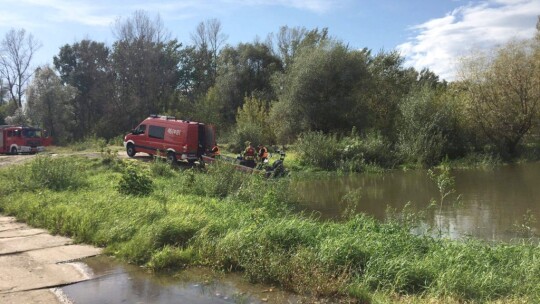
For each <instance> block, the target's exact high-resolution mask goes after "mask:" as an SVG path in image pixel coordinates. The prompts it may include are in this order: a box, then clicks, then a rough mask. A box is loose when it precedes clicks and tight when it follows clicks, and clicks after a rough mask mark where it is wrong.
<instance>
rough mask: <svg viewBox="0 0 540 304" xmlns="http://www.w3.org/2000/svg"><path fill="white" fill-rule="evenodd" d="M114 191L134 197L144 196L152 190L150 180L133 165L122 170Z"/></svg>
mask: <svg viewBox="0 0 540 304" xmlns="http://www.w3.org/2000/svg"><path fill="white" fill-rule="evenodd" d="M116 189H117V190H118V192H120V193H121V194H126V195H135V196H146V195H149V194H150V193H152V191H153V190H154V188H153V181H152V179H151V178H150V177H149V176H148V174H147V173H146V172H144V171H143V170H141V169H140V168H139V167H137V166H135V165H128V166H127V167H126V168H124V170H123V172H122V177H121V179H120V181H119V182H118V185H117V187H116Z"/></svg>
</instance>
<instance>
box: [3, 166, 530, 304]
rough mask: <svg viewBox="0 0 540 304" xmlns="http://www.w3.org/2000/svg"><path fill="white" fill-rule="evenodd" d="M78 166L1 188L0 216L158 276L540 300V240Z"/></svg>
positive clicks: (352, 295)
mask: <svg viewBox="0 0 540 304" xmlns="http://www.w3.org/2000/svg"><path fill="white" fill-rule="evenodd" d="M62 161H68V160H67V159H64V160H62ZM62 161H59V162H58V163H57V162H56V161H55V162H51V163H53V164H54V165H55V166H60V167H61V166H63V164H62V163H61V162H62ZM69 161H72V160H69ZM73 162H74V164H75V165H76V166H80V167H79V168H81V169H79V170H77V171H76V172H77V173H76V174H77V175H79V177H78V178H79V179H80V180H81V181H82V182H81V183H80V184H79V186H78V187H63V188H61V189H53V188H47V187H22V188H21V187H17V188H16V189H15V190H14V189H13V188H12V186H13V184H12V183H2V184H0V194H2V195H1V196H0V210H2V211H3V212H4V213H7V214H11V215H15V216H17V217H18V218H19V219H20V220H23V221H26V222H28V223H30V224H31V225H34V226H39V227H44V228H47V229H49V230H50V231H52V232H53V233H60V234H64V235H68V236H71V237H73V238H74V239H75V240H76V241H79V242H85V243H89V244H94V245H98V246H103V247H105V248H106V252H108V253H110V254H114V255H116V256H118V257H120V258H122V259H125V260H126V261H129V262H132V263H136V264H139V265H145V266H146V267H148V268H150V269H153V270H156V271H158V270H163V269H171V268H183V267H188V266H193V265H205V266H210V267H213V268H216V269H220V270H223V271H241V272H243V273H244V274H245V275H246V276H247V277H248V278H249V279H250V280H251V281H253V282H266V283H271V284H276V285H278V286H281V287H282V288H286V289H288V290H293V291H296V292H299V293H304V294H311V295H318V296H327V297H344V298H348V299H350V300H351V301H356V300H357V301H359V302H363V303H371V302H373V303H375V302H379V299H381V294H382V295H383V296H382V297H383V298H384V299H386V300H385V301H387V302H392V301H395V302H400V301H401V300H404V299H411V298H412V299H417V300H419V301H421V300H423V299H427V300H426V301H431V300H434V301H439V302H446V301H448V300H451V301H456V302H471V303H485V302H490V301H491V302H496V301H499V302H506V301H510V300H511V301H516V302H519V301H523V302H530V303H535V302H539V301H540V295H539V293H540V247H539V246H538V244H527V243H523V244H512V245H511V244H504V243H500V244H486V243H483V242H480V241H475V240H465V241H452V240H445V239H436V238H432V237H430V236H416V235H412V234H410V233H409V228H408V227H404V226H403V225H402V223H401V222H399V221H397V220H396V221H389V222H379V221H377V220H375V219H373V218H371V217H369V216H366V215H354V216H352V215H349V216H348V217H347V218H348V219H347V220H346V221H344V222H339V223H338V222H321V221H319V220H317V219H314V218H310V217H306V216H303V215H301V214H298V213H295V212H294V208H295V204H294V201H293V200H292V199H291V197H292V196H291V195H290V191H292V190H293V189H290V186H289V182H288V180H287V179H282V180H279V181H274V180H266V179H263V178H262V177H259V176H257V175H249V174H243V173H239V172H236V171H235V170H234V169H232V168H231V167H228V166H210V167H209V168H208V170H207V171H206V172H201V171H197V170H184V171H178V170H172V171H171V172H170V174H169V173H168V174H166V175H162V174H153V173H148V176H149V178H151V179H152V181H153V182H152V188H153V191H152V192H151V193H149V194H148V196H134V195H129V194H123V193H120V192H118V191H117V190H116V187H117V185H118V183H119V182H120V180H121V179H122V171H121V170H120V171H119V170H114V168H111V167H110V166H107V165H105V164H103V163H102V162H101V161H100V160H84V161H82V160H73ZM121 165H122V166H127V164H125V163H124V162H121ZM137 165H140V166H148V165H149V166H151V165H152V164H137ZM40 166H43V164H42V163H41V160H36V161H34V162H31V163H29V164H28V165H27V166H24V167H20V168H19V170H12V169H4V170H2V171H0V177H1V178H2V180H14V179H16V178H20V177H17V176H21V175H25V174H27V173H28V172H31V171H32V170H33V167H40ZM160 170H161V169H160ZM83 172H85V173H84V174H83ZM149 172H151V170H150V171H149ZM160 172H161V171H160ZM55 178H58V179H61V177H60V176H58V175H53V177H51V179H55ZM438 299H440V300H438Z"/></svg>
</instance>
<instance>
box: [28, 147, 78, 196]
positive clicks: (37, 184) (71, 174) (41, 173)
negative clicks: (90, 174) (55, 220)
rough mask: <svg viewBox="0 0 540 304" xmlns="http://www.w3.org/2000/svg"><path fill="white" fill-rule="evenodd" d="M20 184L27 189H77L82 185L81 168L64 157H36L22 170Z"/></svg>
mask: <svg viewBox="0 0 540 304" xmlns="http://www.w3.org/2000/svg"><path fill="white" fill-rule="evenodd" d="M22 171H23V172H22V173H21V175H20V176H21V177H20V180H19V181H20V182H21V183H22V185H24V186H25V187H28V188H29V189H36V190H37V189H40V188H47V189H51V190H54V191H65V190H69V189H72V190H74V189H77V188H79V187H80V186H82V185H83V184H84V180H85V173H84V170H83V166H82V165H81V164H80V163H79V162H77V161H76V160H73V159H70V158H66V157H51V156H41V155H40V156H37V157H36V158H35V159H33V160H32V161H31V162H30V163H29V164H27V165H25V166H24V167H23V169H22Z"/></svg>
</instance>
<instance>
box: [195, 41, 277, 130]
mask: <svg viewBox="0 0 540 304" xmlns="http://www.w3.org/2000/svg"><path fill="white" fill-rule="evenodd" d="M281 70H282V67H281V61H280V60H279V58H277V57H276V56H274V55H272V52H271V50H270V49H269V48H268V46H267V45H265V44H263V43H260V42H255V43H240V44H238V45H237V46H236V47H225V48H224V49H222V50H221V53H220V57H219V67H218V76H217V78H216V82H215V84H214V86H213V87H212V88H210V89H209V90H208V93H207V97H206V98H205V101H206V105H207V104H209V102H210V99H213V100H212V101H211V102H210V103H211V104H213V105H216V106H217V107H218V109H216V110H217V111H218V112H219V113H220V116H221V119H220V121H222V123H223V124H222V125H221V128H227V127H229V126H232V125H233V124H234V122H235V119H236V114H237V110H238V108H241V107H242V105H243V103H244V100H246V99H245V98H246V97H254V98H258V99H261V100H262V101H264V102H270V101H271V100H275V98H276V95H275V93H274V89H273V87H272V75H274V73H276V72H277V71H281ZM200 106H201V105H199V104H197V107H200ZM199 117H200V116H199ZM200 118H201V119H204V118H205V117H200Z"/></svg>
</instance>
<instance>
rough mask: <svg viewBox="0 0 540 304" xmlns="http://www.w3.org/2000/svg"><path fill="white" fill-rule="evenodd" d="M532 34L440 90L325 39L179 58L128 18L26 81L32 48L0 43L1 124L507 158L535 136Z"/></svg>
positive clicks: (425, 76)
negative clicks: (150, 128) (309, 140)
mask: <svg viewBox="0 0 540 304" xmlns="http://www.w3.org/2000/svg"><path fill="white" fill-rule="evenodd" d="M539 24H540V23H538V24H537V29H538V31H537V35H536V37H534V38H531V39H528V40H520V41H518V40H513V41H510V42H508V43H506V44H504V45H502V46H499V47H497V48H494V49H492V50H489V52H484V53H480V52H478V53H476V54H473V55H470V56H468V57H466V58H464V59H463V61H462V62H461V64H460V69H459V70H460V73H459V77H458V80H456V81H453V82H450V83H448V82H446V81H444V80H440V79H439V77H438V75H436V74H435V73H433V72H432V71H430V70H428V69H423V70H421V71H418V70H416V69H414V68H412V67H406V66H405V65H404V58H403V57H402V56H401V55H400V54H399V53H398V52H397V51H381V52H377V53H375V52H373V51H372V50H369V49H367V48H364V49H352V48H350V47H349V46H348V45H347V44H346V43H344V42H342V41H340V40H338V39H336V38H334V37H332V36H331V35H330V34H329V32H328V29H326V28H324V29H306V28H302V27H296V28H290V27H287V26H283V27H281V28H280V29H279V31H277V32H276V33H271V34H269V35H268V36H267V38H266V39H265V40H264V41H262V40H261V39H255V40H254V41H253V42H247V43H238V44H237V45H230V44H226V40H227V36H226V35H225V34H224V33H223V30H222V27H221V23H220V22H219V21H218V20H216V19H212V20H208V21H205V22H201V23H200V24H199V25H198V26H197V27H196V28H195V30H194V32H193V33H192V35H191V43H190V44H185V45H184V44H183V43H181V42H179V41H178V40H177V39H174V38H172V37H171V33H170V32H169V31H168V30H167V29H166V28H165V27H164V25H163V22H162V21H161V19H160V18H159V16H157V17H155V18H151V17H150V16H149V15H148V14H147V13H146V12H144V11H137V12H135V13H134V14H133V15H131V16H130V17H129V18H126V19H120V20H118V21H117V22H116V24H115V25H114V27H113V32H114V35H115V38H116V40H115V42H114V43H113V44H112V45H111V46H108V45H106V44H105V43H102V42H97V41H92V40H88V39H84V40H81V41H78V42H75V43H73V44H66V45H64V46H62V47H61V48H60V50H59V52H58V54H57V55H55V56H54V58H53V65H52V66H49V65H46V66H42V67H39V68H37V69H36V70H35V71H29V63H30V61H31V58H32V55H33V54H34V52H35V51H36V50H37V48H39V42H37V41H36V40H35V39H34V38H33V36H32V35H31V34H27V33H26V32H25V31H24V30H19V31H17V30H12V31H10V32H8V34H6V36H5V38H4V40H2V42H1V50H2V57H1V58H2V60H1V61H0V73H1V74H0V75H1V78H2V82H0V97H1V98H0V102H1V103H2V104H1V106H0V123H7V122H17V123H28V124H33V125H37V126H41V127H43V128H45V129H47V130H49V131H50V132H51V133H52V134H53V135H54V136H55V138H56V139H57V142H58V143H67V142H71V141H75V140H80V139H82V138H85V137H88V136H98V137H103V138H107V139H111V138H114V137H117V136H119V135H120V134H125V133H126V132H127V131H129V130H130V129H132V128H133V127H134V126H135V125H136V124H137V123H138V122H139V121H141V120H142V119H143V118H145V117H147V116H148V115H149V114H154V113H159V114H166V115H172V116H175V117H178V118H182V119H189V120H195V121H201V122H204V123H212V124H214V125H216V127H217V129H218V130H219V133H220V140H221V141H222V142H223V141H226V142H228V143H231V146H232V147H233V148H234V147H236V148H239V147H240V146H241V145H242V144H243V142H244V141H246V140H250V141H252V142H261V143H265V144H276V143H279V144H283V143H294V142H296V141H297V140H298V139H299V138H302V137H303V136H306V134H309V133H310V132H317V133H320V134H322V135H324V136H335V137H336V138H337V139H339V138H344V137H347V136H349V135H350V134H351V132H352V131H353V133H355V134H356V135H355V136H357V137H358V139H359V140H360V141H364V144H366V143H368V144H369V139H374V138H376V139H377V141H378V142H382V143H383V144H384V146H385V147H388V149H389V150H391V151H392V152H393V153H397V154H399V156H400V158H401V159H402V160H403V161H408V162H419V163H425V164H433V163H436V162H438V161H440V160H441V159H442V158H443V157H445V156H448V157H461V156H464V155H466V154H468V153H476V152H479V153H484V152H489V153H495V154H498V155H501V156H508V157H510V156H515V155H517V154H519V152H520V147H521V146H522V144H523V143H524V140H523V139H524V138H526V139H531V140H532V139H535V138H536V137H537V136H538V125H539V115H538V100H539V98H540V36H539V34H538V33H539V32H540V25H539ZM15 46H19V48H14V47H15ZM17 51H19V53H17ZM25 63H26V64H25ZM17 66H19V67H17ZM32 72H33V77H32V78H31V77H30V76H31V75H32ZM23 101H25V102H26V105H25V106H23Z"/></svg>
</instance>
